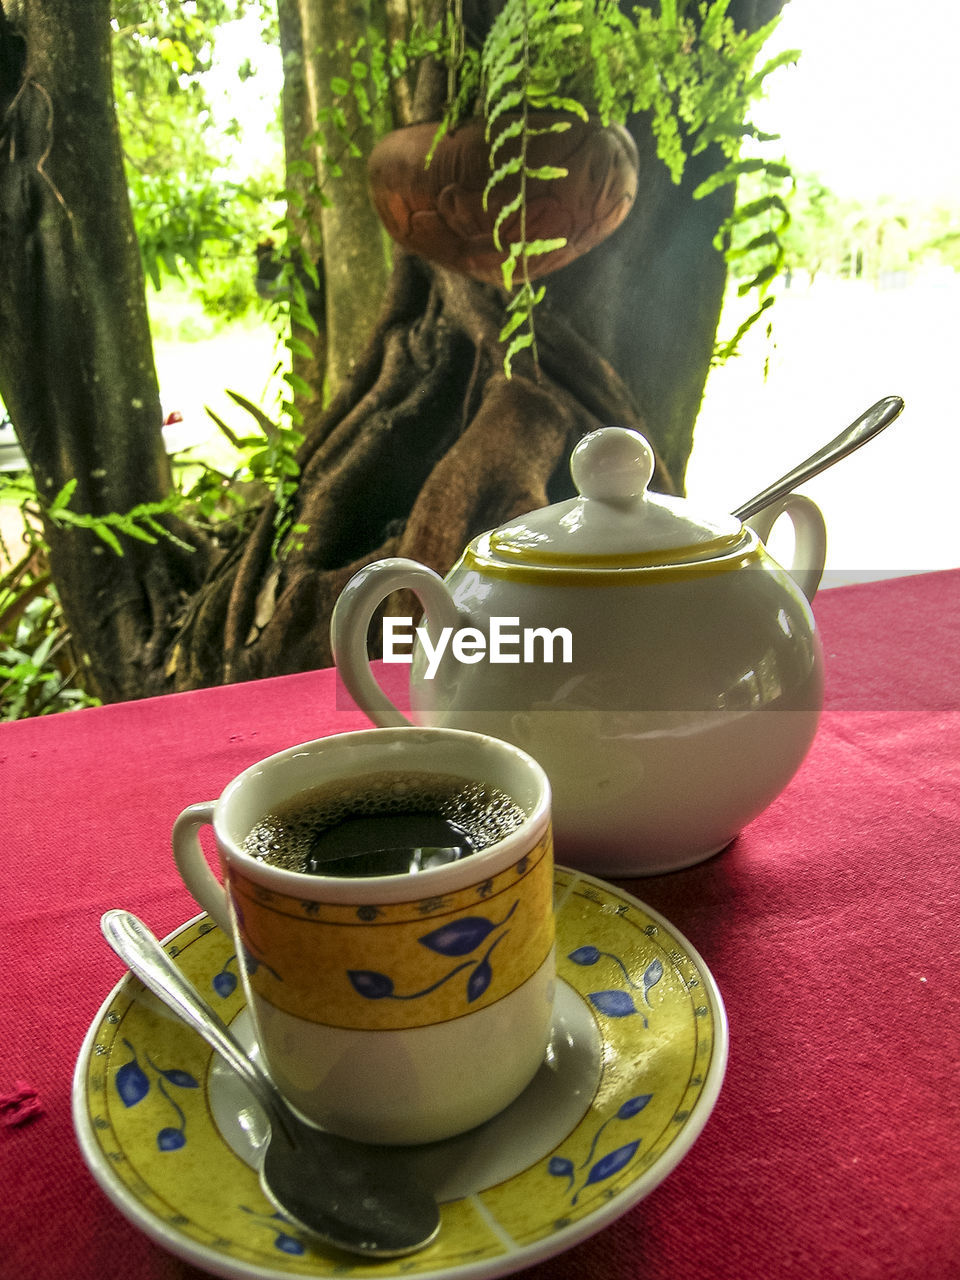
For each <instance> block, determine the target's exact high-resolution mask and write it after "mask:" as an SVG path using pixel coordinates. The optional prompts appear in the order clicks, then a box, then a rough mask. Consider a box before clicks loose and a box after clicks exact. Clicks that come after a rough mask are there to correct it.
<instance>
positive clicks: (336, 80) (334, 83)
mask: <svg viewBox="0 0 960 1280" xmlns="http://www.w3.org/2000/svg"><path fill="white" fill-rule="evenodd" d="M330 88H331V89H332V90H333V92H334V93H335V94H337V96H338V97H340V98H342V97H343V96H344V95H345V94H347V93H349V92H350V81H349V80H344V78H343V76H332V77H331V78H330Z"/></svg>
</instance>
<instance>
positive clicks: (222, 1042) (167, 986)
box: [100, 910, 279, 1118]
mask: <svg viewBox="0 0 960 1280" xmlns="http://www.w3.org/2000/svg"><path fill="white" fill-rule="evenodd" d="M100 928H101V929H102V930H103V936H104V937H105V938H106V940H107V942H109V943H110V946H111V947H112V948H113V949H114V951H115V952H116V953H117V955H118V956H119V957H120V959H121V960H123V961H124V962H125V963H126V964H127V965H128V966H129V968H130V969H131V971H132V972H133V973H135V974H136V975H137V977H138V978H139V979H140V981H141V982H142V983H143V985H144V986H145V987H146V988H147V989H148V990H149V991H152V992H153V994H154V995H155V996H156V997H157V998H158V999H159V1000H162V1001H163V1003H164V1004H165V1005H167V1006H168V1007H169V1008H171V1009H173V1010H174V1012H175V1013H177V1014H178V1015H179V1016H180V1017H181V1018H182V1019H183V1020H184V1022H186V1023H188V1024H189V1025H190V1026H191V1027H192V1028H193V1030H194V1031H196V1032H197V1033H198V1034H199V1035H201V1036H202V1037H203V1039H204V1040H206V1042H207V1044H208V1045H210V1047H211V1048H212V1049H214V1050H215V1051H216V1052H217V1053H219V1054H220V1056H221V1057H222V1058H224V1059H225V1060H226V1061H227V1063H228V1064H229V1065H230V1066H231V1067H232V1068H233V1069H234V1071H236V1072H237V1074H238V1075H240V1076H241V1077H242V1078H243V1081H244V1083H245V1084H246V1085H247V1087H248V1088H249V1089H250V1092H251V1093H252V1094H253V1096H254V1097H255V1098H256V1100H257V1101H258V1102H259V1103H260V1105H261V1106H262V1107H263V1108H264V1110H265V1111H266V1112H267V1114H268V1115H269V1116H270V1117H271V1118H275V1117H277V1115H278V1109H279V1108H278V1103H277V1099H276V1098H275V1096H274V1088H273V1085H272V1084H271V1083H270V1081H268V1080H267V1078H266V1077H265V1076H264V1075H263V1073H262V1072H261V1071H260V1069H259V1067H257V1065H256V1064H255V1063H254V1062H252V1061H251V1060H250V1058H248V1057H247V1055H246V1054H245V1053H244V1051H243V1049H242V1048H241V1047H240V1045H239V1044H238V1042H237V1041H236V1039H235V1038H234V1036H233V1033H232V1032H231V1031H230V1029H229V1028H228V1027H227V1024H226V1023H225V1022H224V1021H223V1019H222V1018H221V1017H220V1015H219V1014H218V1013H217V1012H216V1010H214V1009H212V1008H211V1007H210V1005H208V1004H207V1002H206V1001H205V1000H204V999H203V997H202V996H201V995H200V993H199V991H197V989H196V987H194V985H193V984H192V983H191V982H190V981H189V979H188V978H186V977H185V976H184V974H183V973H182V971H181V970H180V969H179V968H178V967H177V965H175V964H174V962H173V960H171V958H170V957H169V956H168V955H167V953H166V952H165V951H164V949H163V947H162V946H161V945H160V943H159V941H158V940H157V939H156V938H155V937H154V935H153V934H152V933H151V932H150V930H149V929H148V928H147V926H146V925H145V924H144V923H143V921H142V920H140V919H138V918H137V917H136V916H135V915H133V914H132V913H131V912H129V911H119V910H114V911H107V912H106V913H105V914H104V915H103V916H102V917H101V919H100Z"/></svg>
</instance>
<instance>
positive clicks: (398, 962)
mask: <svg viewBox="0 0 960 1280" xmlns="http://www.w3.org/2000/svg"><path fill="white" fill-rule="evenodd" d="M385 770H387V771H390V770H395V771H399V772H400V773H405V772H424V773H428V774H437V773H440V774H449V775H452V776H454V777H457V778H466V779H469V780H476V781H479V782H482V783H484V784H486V785H487V786H492V787H497V788H499V789H501V790H502V791H505V792H506V793H507V794H508V795H510V796H512V797H513V798H514V799H515V800H516V801H517V802H518V803H519V804H520V805H521V806H522V807H523V809H524V811H525V813H526V817H525V819H524V821H523V822H522V824H521V825H520V826H519V827H518V828H516V829H515V830H514V831H512V832H510V833H509V834H508V835H506V836H504V837H503V838H502V839H501V840H499V841H497V842H496V843H495V844H493V845H490V846H488V847H487V848H486V849H483V850H480V851H478V852H476V853H473V854H471V856H470V857H468V858H463V859H461V860H460V861H459V862H453V863H448V864H446V865H443V866H439V867H434V868H431V869H429V870H427V871H422V872H420V873H418V874H409V875H392V876H378V877H374V876H370V877H364V878H347V877H335V876H321V875H312V874H299V873H296V872H293V871H289V870H284V869H282V868H279V867H276V866H273V865H270V864H269V863H265V862H262V861H259V860H257V859H255V858H254V857H252V856H251V855H250V854H248V853H246V852H245V851H244V849H243V848H242V842H243V839H244V837H245V836H246V834H247V833H248V832H249V831H250V829H251V827H252V826H253V825H254V823H255V822H256V820H257V819H258V818H260V817H262V816H263V815H264V814H265V813H267V812H269V811H270V810H271V809H273V808H274V807H276V806H277V805H278V804H282V803H283V802H284V801H285V800H287V799H289V798H290V797H292V796H294V795H296V794H298V793H300V792H302V791H304V790H309V789H310V788H312V787H316V786H317V785H319V784H321V783H324V782H327V781H329V780H330V779H335V778H341V777H349V778H351V780H353V781H355V780H356V779H357V778H358V777H362V776H363V775H365V774H370V775H375V774H377V773H382V772H383V771H385ZM206 824H211V825H212V826H213V829H214V834H215V836H216V842H217V848H218V851H219V854H220V860H221V864H222V867H223V870H224V874H225V877H226V887H225V886H224V885H221V884H220V882H219V880H218V878H217V877H216V876H215V875H214V874H213V872H212V870H211V869H210V867H209V865H208V863H207V861H206V857H205V854H204V851H203V848H202V846H201V844H200V841H199V838H198V835H199V831H200V829H201V828H202V827H203V826H204V825H206ZM173 848H174V857H175V859H176V862H177V866H178V869H179V870H180V873H181V875H182V877H183V879H184V882H185V883H186V885H187V888H188V889H189V890H190V891H191V893H192V894H193V895H194V897H195V898H196V899H197V901H198V902H199V904H200V905H201V906H202V907H204V908H205V909H206V910H207V911H208V912H209V913H210V914H211V915H212V916H213V918H214V919H215V920H216V921H217V923H218V924H219V925H220V926H221V928H223V929H224V930H225V931H226V932H227V933H229V934H230V935H231V936H232V937H233V938H234V939H235V943H236V950H237V953H238V955H240V957H241V976H242V980H243V983H244V986H245V989H246V993H247V1001H248V1004H249V1006H250V1009H251V1012H252V1015H253V1020H254V1025H255V1027H256V1030H257V1038H258V1041H259V1043H260V1045H261V1047H262V1049H263V1053H264V1057H265V1059H266V1062H267V1064H268V1066H269V1069H270V1072H271V1074H272V1075H273V1077H274V1079H275V1080H276V1083H277V1084H278V1086H279V1087H280V1089H281V1091H282V1092H283V1093H284V1094H285V1095H286V1096H287V1098H288V1099H289V1101H291V1102H292V1103H293V1104H294V1105H295V1106H296V1107H297V1108H298V1109H299V1110H300V1111H301V1112H303V1114H304V1115H306V1116H307V1118H308V1119H311V1120H313V1121H314V1122H315V1123H317V1124H321V1125H323V1126H324V1127H325V1128H329V1129H331V1130H333V1131H334V1132H336V1133H340V1134H342V1135H344V1136H346V1137H350V1138H356V1139H357V1140H359V1141H362V1142H384V1143H413V1142H434V1141H437V1140H439V1139H442V1138H447V1137H450V1136H452V1135H453V1134H456V1133H459V1132H462V1131H463V1130H465V1129H469V1128H473V1127H474V1126H475V1125H477V1124H479V1123H481V1122H482V1121H484V1120H487V1119H489V1118H490V1116H492V1115H495V1114H496V1113H497V1112H499V1111H501V1110H502V1109H503V1108H504V1107H505V1106H506V1105H507V1104H508V1103H509V1102H510V1101H512V1099H513V1098H515V1097H516V1096H517V1094H518V1093H520V1092H521V1091H522V1090H523V1089H524V1088H525V1087H526V1085H527V1084H528V1083H529V1081H530V1079H531V1078H532V1076H533V1075H534V1074H535V1072H536V1070H537V1066H538V1064H539V1062H540V1061H541V1059H542V1057H543V1050H544V1045H545V1044H546V1042H547V1039H548V1036H549V1033H550V1015H551V1009H552V1006H553V995H554V985H555V963H554V953H553V945H552V943H553V921H552V916H551V903H550V895H551V888H550V886H551V883H552V882H551V879H550V876H551V867H552V856H553V855H552V843H551V835H550V788H549V784H548V782H547V779H546V777H545V775H544V773H543V770H542V769H541V768H540V766H539V765H538V764H536V762H535V761H533V760H532V759H530V757H529V756H527V755H525V754H524V753H523V752H522V751H519V750H517V749H516V748H515V747H514V746H511V745H509V744H508V743H505V742H501V741H498V740H493V739H490V738H485V737H483V736H482V735H478V734H473V733H461V732H457V731H451V732H447V731H442V730H433V729H418V728H410V727H407V728H402V729H389V730H387V729H379V730H378V729H373V730H367V731H364V732H360V733H348V734H340V735H333V736H330V737H327V738H322V739H319V740H317V741H315V742H310V743H301V744H298V745H297V746H295V747H291V748H289V749H288V750H286V751H282V752H278V753H277V754H276V755H274V756H271V757H269V758H268V759H266V760H261V761H259V762H258V763H257V764H255V765H253V766H251V767H250V768H249V769H247V770H245V771H244V772H243V773H242V774H240V775H239V776H238V777H237V778H235V779H234V780H233V781H232V782H231V783H230V784H229V785H228V786H227V787H226V789H225V790H224V792H223V795H222V796H221V797H220V799H219V800H217V801H215V802H210V803H204V804H198V805H192V806H190V807H189V808H188V809H186V810H184V812H183V813H182V814H181V815H180V817H179V818H178V819H177V822H176V824H175V826H174V831H173ZM481 1051H482V1056H483V1057H484V1060H485V1068H484V1070H483V1072H482V1073H481V1074H479V1075H477V1074H476V1073H475V1072H474V1070H473V1068H474V1066H475V1063H476V1062H477V1060H478V1057H479V1056H481Z"/></svg>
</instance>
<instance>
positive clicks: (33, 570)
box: [0, 478, 99, 721]
mask: <svg viewBox="0 0 960 1280" xmlns="http://www.w3.org/2000/svg"><path fill="white" fill-rule="evenodd" d="M2 483H3V487H4V488H9V487H10V482H9V481H8V480H6V478H4V479H3V482H2ZM23 522H24V523H23V537H24V543H25V550H24V553H23V554H22V556H21V557H20V558H19V559H18V560H17V561H16V563H14V562H13V557H12V555H11V552H10V548H9V547H8V546H6V544H5V543H4V542H3V540H2V539H0V561H2V560H5V561H6V562H7V564H8V565H9V568H8V569H7V571H6V572H5V573H4V574H3V575H2V576H0V721H5V720H20V719H23V718H25V717H26V716H41V715H49V714H51V713H52V712H55V711H70V710H73V709H74V708H76V707H88V706H95V705H97V703H98V701H99V700H98V699H97V698H95V697H93V696H92V695H91V694H90V693H89V692H88V691H87V690H86V689H85V688H84V687H83V678H82V672H81V671H80V669H79V664H78V663H77V660H76V657H75V655H74V653H73V649H72V645H71V642H70V633H69V629H68V627H67V624H66V622H65V620H64V617H63V610H62V609H61V607H60V600H59V597H58V595H57V592H56V588H55V587H54V585H53V582H52V580H51V577H50V571H49V565H48V563H47V555H46V548H45V546H44V544H43V540H42V537H41V535H40V533H39V531H38V529H37V528H36V527H35V526H34V525H33V524H32V523H31V522H30V521H29V520H28V518H27V515H26V513H23Z"/></svg>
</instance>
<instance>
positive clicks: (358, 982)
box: [347, 969, 394, 1000]
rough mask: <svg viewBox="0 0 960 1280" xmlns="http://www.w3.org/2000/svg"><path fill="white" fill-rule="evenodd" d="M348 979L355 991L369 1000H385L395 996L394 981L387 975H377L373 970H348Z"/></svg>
mask: <svg viewBox="0 0 960 1280" xmlns="http://www.w3.org/2000/svg"><path fill="white" fill-rule="evenodd" d="M347 977H348V978H349V979H350V981H351V982H352V983H353V986H354V990H356V991H357V992H358V993H359V994H360V995H362V996H366V998H367V999H368V1000H385V999H386V998H387V997H388V996H392V995H393V994H394V992H393V979H392V978H388V977H387V975H386V974H385V973H376V972H375V971H374V970H373V969H348V970H347Z"/></svg>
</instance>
